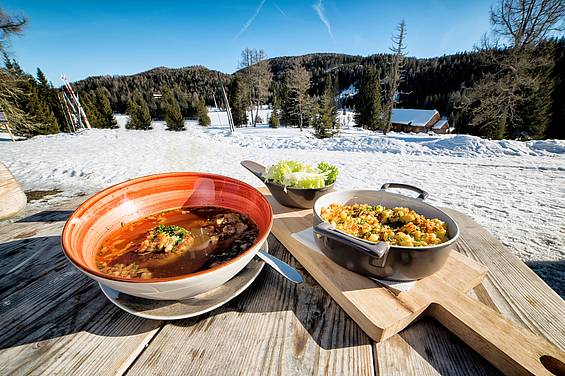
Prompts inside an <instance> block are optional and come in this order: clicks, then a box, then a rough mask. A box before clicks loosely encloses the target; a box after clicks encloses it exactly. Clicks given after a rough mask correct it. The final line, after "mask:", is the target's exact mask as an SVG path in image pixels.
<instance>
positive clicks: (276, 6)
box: [273, 3, 286, 17]
mask: <svg viewBox="0 0 565 376" xmlns="http://www.w3.org/2000/svg"><path fill="white" fill-rule="evenodd" d="M273 5H274V6H275V8H277V9H278V10H279V12H281V14H282V15H283V16H285V17H286V13H285V12H284V11H283V10H282V9H281V8H280V7H279V6H278V5H277V3H273Z"/></svg>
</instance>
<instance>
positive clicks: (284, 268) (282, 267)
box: [257, 251, 304, 283]
mask: <svg viewBox="0 0 565 376" xmlns="http://www.w3.org/2000/svg"><path fill="white" fill-rule="evenodd" d="M257 256H259V258H260V259H261V260H263V261H265V262H266V263H267V264H268V265H269V266H270V267H271V268H273V269H275V270H276V271H277V272H279V273H280V274H281V275H282V276H283V277H285V278H286V279H288V280H289V281H291V282H294V283H302V281H303V280H304V279H303V278H302V275H301V274H300V273H299V272H298V270H296V269H294V268H293V267H292V266H290V265H288V264H287V263H286V262H284V261H282V260H279V259H278V258H276V257H275V256H272V255H270V254H268V253H265V252H263V251H259V252H258V253H257Z"/></svg>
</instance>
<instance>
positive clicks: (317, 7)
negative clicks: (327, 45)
mask: <svg viewBox="0 0 565 376" xmlns="http://www.w3.org/2000/svg"><path fill="white" fill-rule="evenodd" d="M312 8H314V10H315V11H316V13H318V17H320V21H322V23H323V24H324V25H326V29H328V34H330V37H331V38H332V39H334V35H333V33H332V25H330V21H328V19H327V18H326V13H325V9H324V4H323V3H322V0H319V1H318V3H317V4H312ZM334 40H335V39H334Z"/></svg>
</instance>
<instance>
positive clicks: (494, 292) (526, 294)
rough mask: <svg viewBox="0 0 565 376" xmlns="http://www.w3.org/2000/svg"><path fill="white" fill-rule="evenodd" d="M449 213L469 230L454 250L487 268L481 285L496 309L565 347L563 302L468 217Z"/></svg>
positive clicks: (450, 211)
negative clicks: (485, 276)
mask: <svg viewBox="0 0 565 376" xmlns="http://www.w3.org/2000/svg"><path fill="white" fill-rule="evenodd" d="M448 212H449V214H450V215H452V216H453V217H454V218H455V220H457V222H458V223H459V224H460V225H461V226H464V227H465V228H466V229H468V231H466V234H465V236H464V237H462V239H461V241H460V242H459V246H458V249H457V250H458V251H459V252H461V253H463V254H465V255H467V256H469V257H471V258H473V259H475V260H476V261H478V262H480V263H481V264H483V265H485V266H486V267H487V268H488V269H489V273H488V274H487V278H486V280H485V282H484V283H483V286H484V288H485V290H486V292H487V293H488V295H489V297H490V299H491V300H492V302H493V303H494V305H495V306H496V307H497V309H498V310H499V311H500V312H502V313H503V314H504V315H505V316H506V317H508V318H509V319H511V320H513V321H514V322H515V323H517V324H518V325H521V326H524V327H526V328H528V329H529V330H531V331H532V332H534V333H536V334H539V335H541V336H542V337H545V338H546V339H547V340H548V341H550V342H552V343H554V344H555V345H557V346H558V347H560V348H561V349H565V318H564V315H563V313H564V312H565V301H563V299H561V297H560V296H559V295H557V293H555V291H553V290H552V289H551V288H550V287H549V286H548V285H547V284H546V283H545V282H544V281H543V280H542V279H541V278H540V277H538V275H537V274H535V273H534V272H533V271H532V270H531V269H530V268H529V267H528V266H527V265H526V264H524V263H523V262H522V261H521V260H520V259H518V257H516V256H515V255H514V254H512V252H511V251H510V250H509V249H508V248H506V247H505V246H504V245H503V244H502V243H500V241H499V240H497V239H496V238H495V237H494V236H493V235H492V234H491V233H489V232H488V231H487V230H485V229H484V228H482V227H481V226H480V225H478V224H477V223H476V222H475V221H473V220H472V219H471V218H470V217H468V216H466V215H464V214H462V213H460V212H457V211H455V210H448Z"/></svg>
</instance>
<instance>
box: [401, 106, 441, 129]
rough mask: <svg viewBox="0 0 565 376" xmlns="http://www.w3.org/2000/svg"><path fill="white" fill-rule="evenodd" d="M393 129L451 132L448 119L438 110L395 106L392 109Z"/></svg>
mask: <svg viewBox="0 0 565 376" xmlns="http://www.w3.org/2000/svg"><path fill="white" fill-rule="evenodd" d="M391 122H392V130H394V131H397V132H413V133H420V132H430V131H432V132H435V133H440V134H445V133H449V123H448V121H447V119H442V118H441V115H440V114H439V112H438V111H437V110H417V109H411V108H395V109H393V110H392V119H391Z"/></svg>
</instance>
